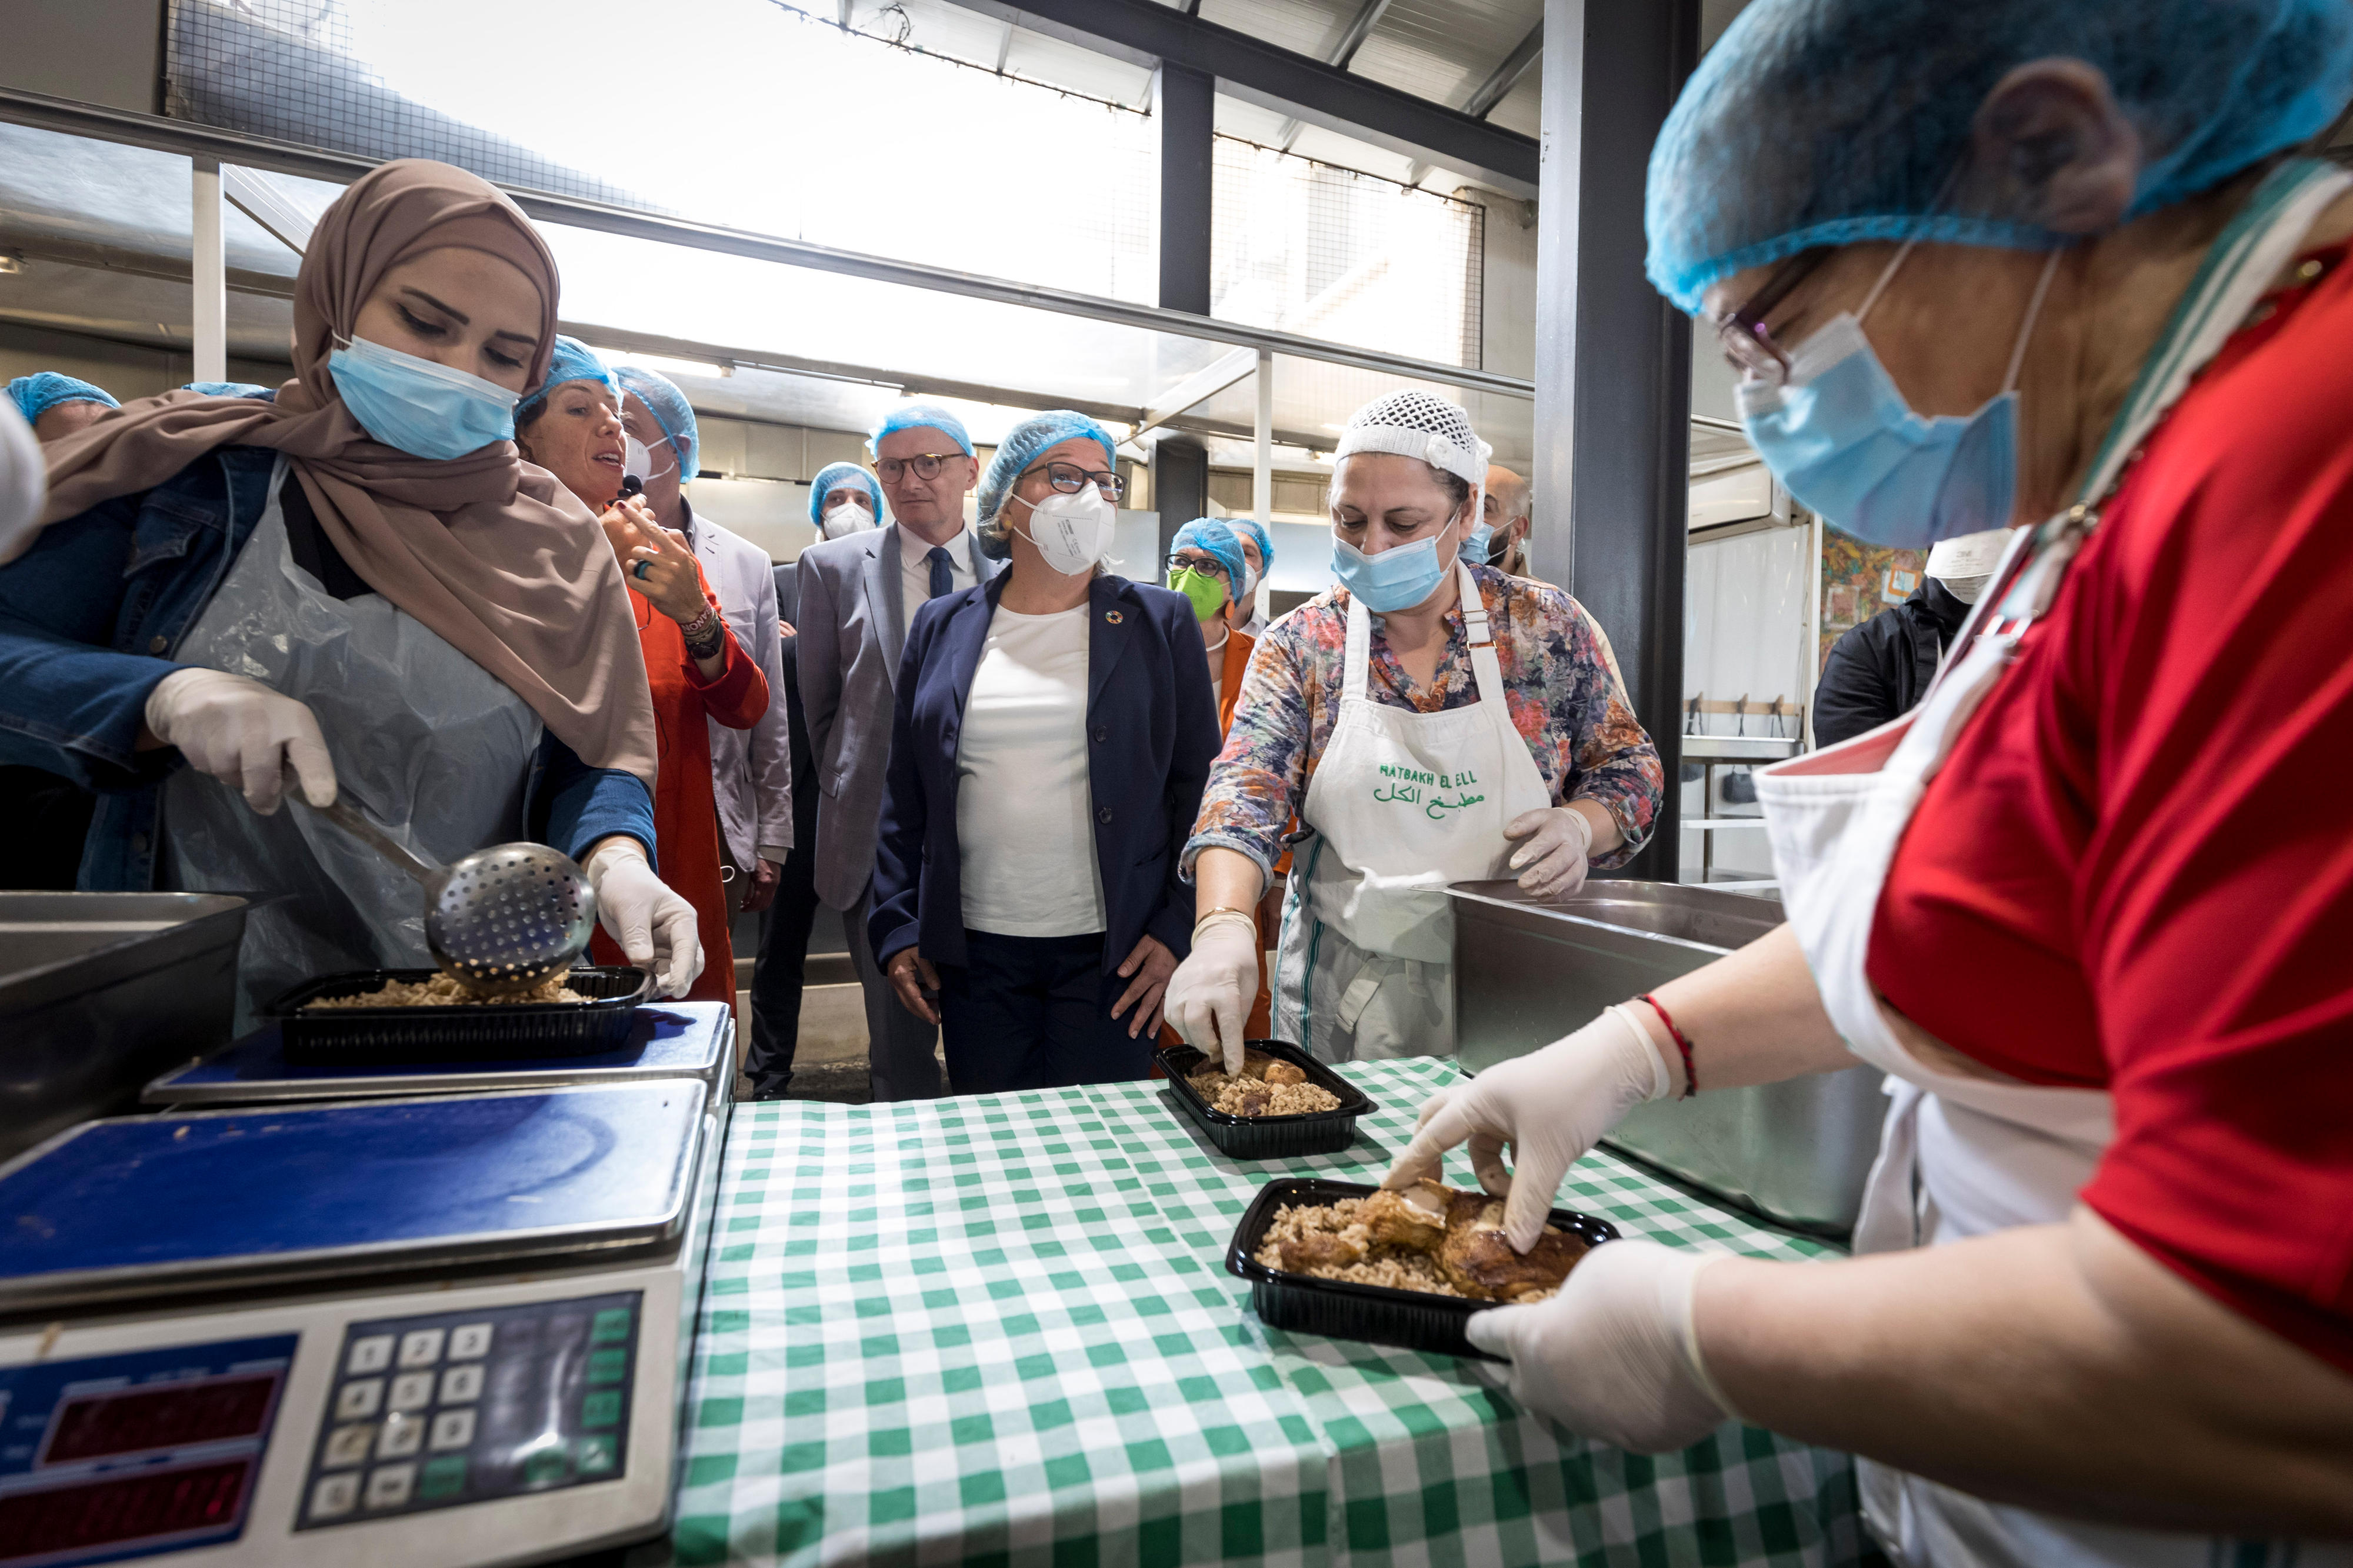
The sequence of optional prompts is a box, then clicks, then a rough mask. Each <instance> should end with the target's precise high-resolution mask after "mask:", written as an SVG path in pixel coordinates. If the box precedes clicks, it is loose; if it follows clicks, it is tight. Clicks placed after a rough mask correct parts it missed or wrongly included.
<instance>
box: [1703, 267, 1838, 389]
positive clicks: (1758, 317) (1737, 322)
mask: <svg viewBox="0 0 2353 1568" xmlns="http://www.w3.org/2000/svg"><path fill="white" fill-rule="evenodd" d="M1831 249H1832V247H1830V246H1827V245H1824V246H1817V247H1814V248H1813V249H1811V250H1801V251H1799V253H1798V254H1797V255H1795V256H1793V257H1791V258H1789V259H1788V260H1787V261H1785V262H1783V263H1782V264H1781V265H1780V266H1779V267H1778V268H1776V269H1775V270H1774V273H1773V275H1772V276H1771V277H1770V278H1767V279H1765V286H1764V287H1763V288H1761V289H1757V292H1756V293H1754V294H1751V295H1750V296H1749V297H1748V300H1747V302H1746V304H1744V305H1742V306H1741V307H1740V309H1738V310H1735V311H1734V312H1733V313H1732V314H1731V315H1729V316H1725V317H1724V318H1722V319H1720V320H1719V321H1717V322H1716V323H1715V341H1716V342H1717V343H1718V344H1719V345H1720V346H1721V347H1722V348H1723V350H1724V357H1725V358H1726V359H1728V360H1730V361H1731V362H1732V363H1733V365H1734V366H1735V368H1736V369H1737V370H1738V371H1739V372H1740V374H1742V375H1744V376H1748V377H1751V378H1753V379H1755V380H1757V381H1761V382H1763V383H1764V384H1766V385H1767V386H1779V385H1781V384H1784V383H1786V382H1787V381H1788V379H1789V356H1788V354H1786V353H1783V352H1782V351H1781V345H1780V344H1778V343H1777V342H1774V341H1773V334H1772V333H1771V332H1769V331H1767V330H1766V327H1765V318H1766V317H1767V316H1768V315H1770V314H1772V312H1773V308H1774V307H1775V306H1776V305H1778V304H1779V303H1780V302H1781V301H1782V300H1786V299H1788V297H1789V294H1790V291H1791V290H1793V289H1796V288H1797V286H1798V285H1799V284H1800V283H1803V282H1804V281H1805V280H1806V279H1809V278H1810V277H1812V276H1813V275H1814V270H1815V268H1819V267H1820V266H1821V264H1822V263H1823V262H1825V261H1828V260H1829V259H1830V258H1831Z"/></svg>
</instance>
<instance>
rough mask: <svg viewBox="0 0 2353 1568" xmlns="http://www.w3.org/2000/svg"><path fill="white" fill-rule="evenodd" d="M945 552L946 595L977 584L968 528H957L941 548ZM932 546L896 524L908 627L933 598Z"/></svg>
mask: <svg viewBox="0 0 2353 1568" xmlns="http://www.w3.org/2000/svg"><path fill="white" fill-rule="evenodd" d="M941 548H942V549H944V550H945V551H946V552H948V592H949V593H951V594H953V593H955V591H956V590H957V589H958V588H969V587H971V586H972V585H973V584H974V583H975V582H976V578H975V577H974V576H973V574H972V548H973V535H972V530H971V529H969V528H965V529H959V530H958V531H956V534H955V538H953V539H951V540H949V541H948V542H946V543H945V544H944V545H942V546H941ZM931 553H932V547H931V546H930V545H928V544H926V543H924V542H923V537H922V536H921V535H920V534H918V533H916V532H915V531H914V530H913V529H912V528H909V527H908V526H907V525H906V524H905V523H903V522H902V523H901V524H900V525H899V560H900V562H901V563H902V565H904V567H905V568H906V578H905V582H906V590H907V597H906V605H907V624H908V625H909V626H913V625H914V624H915V612H916V611H917V610H920V609H922V608H923V601H924V600H926V599H928V598H930V597H931V596H932V563H931Z"/></svg>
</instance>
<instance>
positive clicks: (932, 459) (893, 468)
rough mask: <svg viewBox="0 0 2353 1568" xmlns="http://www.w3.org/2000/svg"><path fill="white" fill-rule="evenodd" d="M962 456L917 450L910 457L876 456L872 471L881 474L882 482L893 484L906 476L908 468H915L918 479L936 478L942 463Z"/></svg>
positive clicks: (958, 453)
mask: <svg viewBox="0 0 2353 1568" xmlns="http://www.w3.org/2000/svg"><path fill="white" fill-rule="evenodd" d="M963 456H964V454H963V453H962V452H918V453H916V454H915V455H914V456H913V457H912V458H876V459H875V460H874V471H875V472H876V473H878V474H880V475H881V476H882V482H883V483H884V484H886V485H895V484H897V483H898V482H899V481H900V480H901V479H904V478H906V477H907V470H908V469H909V468H913V469H914V470H915V477H916V478H917V479H938V478H939V477H940V465H941V464H942V463H944V462H946V461H947V460H948V459H949V458H961V457H963Z"/></svg>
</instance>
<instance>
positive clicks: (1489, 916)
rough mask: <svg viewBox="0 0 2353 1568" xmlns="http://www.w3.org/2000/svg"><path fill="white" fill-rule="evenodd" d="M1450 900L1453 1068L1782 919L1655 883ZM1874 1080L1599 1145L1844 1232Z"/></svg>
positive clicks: (1693, 1117) (1755, 1095)
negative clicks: (1550, 897) (1569, 893)
mask: <svg viewBox="0 0 2353 1568" xmlns="http://www.w3.org/2000/svg"><path fill="white" fill-rule="evenodd" d="M1449 892H1450V893H1451V896H1452V900H1453V904H1454V1035H1455V1040H1456V1044H1457V1048H1458V1050H1459V1051H1460V1053H1461V1064H1462V1070H1464V1071H1465V1072H1478V1071H1480V1070H1482V1069H1483V1068H1490V1067H1493V1066H1494V1065H1495V1064H1496V1063H1498V1062H1502V1061H1507V1060H1509V1059H1510V1058H1514V1057H1517V1056H1525V1055H1526V1054H1527V1053H1528V1052H1530V1051H1533V1050H1535V1049H1537V1048H1539V1047H1543V1046H1546V1045H1548V1044H1550V1043H1551V1042H1552V1041H1554V1040H1556V1039H1558V1038H1559V1037H1561V1036H1563V1035H1565V1034H1567V1033H1568V1032H1569V1031H1570V1030H1572V1029H1576V1028H1577V1027H1579V1026H1582V1025H1584V1024H1586V1023H1587V1022H1588V1021H1589V1020H1590V1019H1591V1018H1592V1017H1593V1016H1594V1015H1595V1014H1597V1013H1599V1012H1600V1010H1601V1009H1602V1008H1603V1007H1606V1006H1608V1005H1609V1004H1610V1003H1612V1002H1622V1001H1624V1000H1626V999H1627V998H1628V997H1630V996H1634V995H1639V994H1641V993H1643V992H1645V991H1651V990H1655V989H1657V988H1658V987H1659V986H1661V985H1663V984H1666V983H1667V982H1668V981H1670V980H1672V979H1674V978H1675V977H1676V976H1677V975H1681V974H1688V973H1691V972H1692V971H1693V970H1694V969H1698V968H1700V967H1701V966H1703V965H1704V964H1707V963H1712V962H1714V961H1715V959H1717V958H1720V957H1722V956H1723V955H1724V954H1725V953H1726V952H1730V951H1731V950H1732V949H1734V948H1736V947H1739V946H1742V945H1744V944H1745V943H1747V942H1753V941H1755V940H1756V939H1757V938H1758V937H1760V936H1763V935H1764V934H1765V933H1766V932H1767V931H1771V930H1772V929H1773V928H1774V927H1775V926H1777V925H1778V924H1779V923H1780V922H1781V906H1780V904H1779V902H1778V900H1773V899H1768V898H1760V897H1757V896H1755V895H1753V894H1744V893H1736V892H1729V891H1725V890H1723V889H1715V888H1705V887H1692V886H1686V885H1681V884H1674V883H1665V882H1611V881H1592V882H1588V883H1587V884H1586V885H1585V887H1584V889H1583V890H1582V891H1580V892H1578V893H1577V894H1576V895H1575V896H1574V897H1571V898H1568V899H1564V900H1556V901H1554V902H1550V903H1546V902H1542V901H1539V900H1535V899H1532V898H1530V897H1529V896H1528V895H1526V894H1525V893H1523V892H1521V891H1520V889H1519V888H1518V886H1517V885H1516V884H1515V883H1513V882H1510V881H1496V882H1463V883H1458V884H1457V885H1456V886H1455V887H1453V888H1451V889H1449ZM1880 1080H1881V1075H1880V1073H1879V1072H1878V1071H1877V1070H1875V1069H1873V1068H1863V1067H1855V1068H1847V1069H1846V1070H1844V1071H1842V1072H1834V1073H1825V1074H1820V1075H1818V1076H1815V1077H1812V1078H1804V1079H1794V1080H1792V1081H1790V1082H1788V1083H1778V1084H1766V1085H1762V1086H1759V1087H1756V1088H1749V1089H1721V1090H1715V1091H1713V1092H1706V1093H1703V1094H1701V1095H1700V1096H1699V1097H1697V1098H1696V1099H1694V1100H1684V1101H1677V1102H1672V1103H1668V1104H1661V1105H1646V1106H1643V1107H1641V1108H1640V1109H1639V1110H1636V1111H1635V1112H1634V1113H1633V1114H1632V1115H1630V1116H1629V1117H1628V1118H1627V1119H1626V1121H1624V1122H1623V1123H1621V1124H1620V1127H1619V1129H1618V1131H1617V1132H1616V1133H1615V1134H1614V1135H1613V1136H1612V1137H1611V1138H1609V1140H1608V1142H1609V1143H1610V1144H1611V1145H1613V1146H1614V1147H1616V1148H1618V1149H1620V1150H1621V1151H1623V1152H1626V1153H1630V1154H1632V1155H1634V1156H1635V1157H1636V1158H1638V1159H1641V1160H1644V1161H1647V1162H1648V1163H1651V1164H1652V1165H1655V1166H1658V1167H1659V1168H1661V1169H1662V1170H1664V1171H1667V1172H1669V1173H1672V1174H1674V1175H1677V1176H1680V1177H1682V1178H1683V1180H1685V1181H1688V1182H1691V1183H1692V1184H1694V1185H1697V1186H1700V1187H1703V1188H1704V1189H1706V1190H1707V1191H1709V1192H1711V1193H1714V1194H1717V1195H1719V1196H1721V1197H1724V1198H1725V1199H1728V1200H1729V1201H1731V1202H1733V1203H1736V1204H1738V1205H1741V1206H1742V1207H1744V1208H1747V1209H1750V1210H1753V1211H1754V1212H1756V1213H1757V1214H1760V1215H1765V1216H1766V1217H1767V1218H1769V1219H1773V1220H1777V1221H1778V1222H1780V1223H1781V1224H1784V1225H1788V1226H1795V1227H1797V1228H1799V1229H1802V1230H1808V1231H1812V1232H1816V1233H1819V1234H1823V1235H1831V1236H1842V1235H1844V1234H1845V1233H1846V1232H1848V1231H1849V1230H1851V1229H1852V1227H1853V1225H1854V1216H1855V1213H1856V1210H1857V1209H1858V1207H1859V1206H1860V1205H1861V1203H1862V1183H1863V1178H1864V1177H1865V1176H1866V1175H1868V1174H1869V1173H1870V1170H1871V1161H1872V1158H1873V1155H1874V1154H1875V1153H1876V1152H1877V1151H1878V1148H1879V1126H1880V1121H1881V1119H1882V1115H1883V1110H1884V1108H1885V1103H1886V1102H1885V1099H1884V1097H1883V1095H1882V1094H1881V1093H1880V1089H1879V1086H1880ZM1704 1082H1705V1079H1704V1078H1703V1079H1702V1083H1703V1086H1704Z"/></svg>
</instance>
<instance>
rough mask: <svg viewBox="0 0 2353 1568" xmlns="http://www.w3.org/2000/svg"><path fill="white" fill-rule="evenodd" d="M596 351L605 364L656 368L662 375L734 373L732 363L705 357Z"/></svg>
mask: <svg viewBox="0 0 2353 1568" xmlns="http://www.w3.org/2000/svg"><path fill="white" fill-rule="evenodd" d="M596 352H597V353H598V354H600V355H601V356H602V357H603V358H604V360H605V362H606V363H607V364H633V365H636V366H638V368H639V369H641V370H658V371H659V372H661V373H662V374H664V375H706V376H711V377H713V378H714V379H715V378H717V377H719V376H724V375H733V374H735V367H734V366H733V365H728V364H715V363H712V361H710V360H707V359H673V358H672V357H671V356H670V355H669V354H641V353H629V352H627V351H623V350H614V349H599V350H597V351H596Z"/></svg>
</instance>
